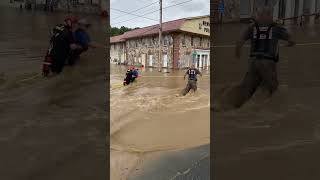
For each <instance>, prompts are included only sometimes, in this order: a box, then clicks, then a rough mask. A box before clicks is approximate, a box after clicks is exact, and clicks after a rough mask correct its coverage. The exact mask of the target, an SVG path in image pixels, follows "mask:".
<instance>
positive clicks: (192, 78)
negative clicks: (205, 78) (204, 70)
mask: <svg viewBox="0 0 320 180" xmlns="http://www.w3.org/2000/svg"><path fill="white" fill-rule="evenodd" d="M198 74H199V75H200V76H202V74H201V72H200V71H199V70H198V69H197V68H195V66H194V65H192V66H191V67H190V68H189V69H188V70H187V72H186V73H185V74H184V77H183V78H184V79H186V76H187V75H188V83H187V86H186V88H184V89H183V90H182V92H181V94H182V95H183V96H185V95H186V94H188V93H189V91H190V90H191V89H192V90H193V91H196V90H197V75H198Z"/></svg>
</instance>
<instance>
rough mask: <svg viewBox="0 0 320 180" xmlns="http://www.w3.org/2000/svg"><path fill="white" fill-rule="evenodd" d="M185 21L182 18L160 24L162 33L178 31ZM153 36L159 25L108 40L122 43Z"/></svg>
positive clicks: (157, 32)
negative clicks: (126, 40)
mask: <svg viewBox="0 0 320 180" xmlns="http://www.w3.org/2000/svg"><path fill="white" fill-rule="evenodd" d="M185 20H186V19H185V18H184V19H178V20H174V21H169V22H164V23H162V32H164V33H166V32H173V31H178V30H179V29H180V27H181V26H182V25H183V23H184V22H185ZM155 34H159V24H157V25H153V26H148V27H144V28H140V29H135V30H132V31H128V32H126V33H124V34H122V35H119V36H113V37H111V38H110V43H116V42H123V41H125V39H131V38H137V37H143V36H150V35H155Z"/></svg>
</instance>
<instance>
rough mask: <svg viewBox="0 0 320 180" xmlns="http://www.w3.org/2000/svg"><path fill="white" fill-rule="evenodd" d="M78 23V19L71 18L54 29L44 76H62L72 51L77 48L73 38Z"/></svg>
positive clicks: (44, 63)
mask: <svg viewBox="0 0 320 180" xmlns="http://www.w3.org/2000/svg"><path fill="white" fill-rule="evenodd" d="M77 21H78V20H77V18H75V17H73V16H70V17H67V18H66V19H65V20H64V22H65V23H64V24H60V25H57V26H55V28H54V29H53V31H52V36H51V38H50V45H49V48H48V50H47V54H46V56H45V60H44V62H43V68H42V73H43V75H44V76H48V75H49V74H50V72H52V73H54V74H60V73H61V72H62V70H63V67H64V65H65V63H66V61H67V59H68V58H69V54H70V50H71V49H76V48H77V45H76V44H75V43H74V38H73V30H74V27H75V24H76V23H77Z"/></svg>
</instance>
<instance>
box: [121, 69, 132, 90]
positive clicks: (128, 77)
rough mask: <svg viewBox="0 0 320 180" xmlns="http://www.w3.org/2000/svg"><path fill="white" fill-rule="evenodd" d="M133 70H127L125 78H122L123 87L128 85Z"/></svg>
mask: <svg viewBox="0 0 320 180" xmlns="http://www.w3.org/2000/svg"><path fill="white" fill-rule="evenodd" d="M133 75H134V74H133V70H132V68H129V69H128V70H127V72H126V77H125V78H124V80H123V85H124V86H126V85H129V84H130V83H131V82H133V81H132V76H133Z"/></svg>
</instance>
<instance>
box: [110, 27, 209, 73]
mask: <svg viewBox="0 0 320 180" xmlns="http://www.w3.org/2000/svg"><path fill="white" fill-rule="evenodd" d="M209 42H210V37H208V36H203V35H197V34H190V33H180V32H175V33H170V34H164V35H163V58H165V57H166V58H167V63H168V64H167V67H168V68H185V67H189V66H190V65H191V63H192V60H193V52H194V51H195V49H205V50H209V49H210V43H209ZM120 44H121V43H114V44H112V45H111V49H110V55H111V61H113V60H114V59H115V58H117V59H118V56H117V55H118V54H124V57H125V61H126V62H127V63H128V64H129V65H135V64H143V65H144V66H146V67H159V46H158V36H157V35H156V36H150V37H143V38H137V39H129V40H127V41H126V42H125V47H124V48H122V49H121V48H119V47H120ZM150 61H152V63H151V62H150ZM162 65H163V62H162Z"/></svg>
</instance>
